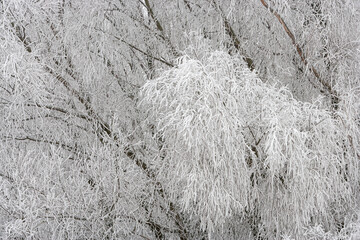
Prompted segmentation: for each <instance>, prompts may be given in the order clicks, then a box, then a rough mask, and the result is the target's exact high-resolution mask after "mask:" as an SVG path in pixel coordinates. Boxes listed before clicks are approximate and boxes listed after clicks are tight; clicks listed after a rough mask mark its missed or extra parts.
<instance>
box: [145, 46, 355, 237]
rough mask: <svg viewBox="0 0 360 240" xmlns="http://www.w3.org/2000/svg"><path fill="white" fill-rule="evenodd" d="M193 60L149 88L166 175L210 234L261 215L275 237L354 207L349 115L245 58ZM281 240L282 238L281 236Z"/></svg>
mask: <svg viewBox="0 0 360 240" xmlns="http://www.w3.org/2000/svg"><path fill="white" fill-rule="evenodd" d="M199 55H201V58H200V59H192V58H191V57H189V56H185V57H183V58H180V59H179V65H178V66H177V67H176V68H173V69H171V70H168V71H164V72H163V73H162V74H161V76H160V77H159V78H157V79H155V80H151V81H148V82H147V83H146V84H145V85H144V86H143V95H144V102H146V103H147V104H148V105H149V107H148V109H149V110H148V111H149V114H150V116H151V118H152V119H154V121H155V122H156V127H157V130H158V132H159V134H160V135H161V138H163V139H165V142H164V147H163V151H165V152H166V155H165V157H163V158H159V159H158V161H159V166H160V169H161V170H159V171H160V174H159V175H160V176H161V177H162V178H161V179H162V180H163V181H164V182H168V185H167V187H168V189H169V191H171V192H173V193H172V194H173V195H174V198H175V199H177V198H178V199H179V201H180V203H181V206H182V208H183V209H184V210H185V211H189V212H191V214H193V215H195V216H198V217H199V218H200V219H201V223H202V227H203V228H207V229H208V230H209V232H212V231H214V229H215V228H217V227H222V226H223V224H224V223H225V222H226V220H227V218H231V217H234V216H237V215H240V216H241V217H246V215H248V214H251V213H253V214H255V213H259V217H260V218H261V219H262V221H263V224H264V227H265V229H266V230H267V232H268V233H270V232H273V230H276V231H275V232H276V234H277V235H278V236H277V237H279V236H280V235H279V234H282V233H288V234H295V235H296V234H298V233H302V231H303V229H304V227H305V226H308V225H312V224H315V223H318V222H320V223H321V222H322V221H324V219H331V220H328V222H327V224H329V226H328V227H329V228H331V229H333V228H334V229H335V228H336V224H338V222H337V221H341V220H339V219H336V216H335V215H336V213H332V212H331V208H335V209H337V210H339V211H340V210H343V211H347V210H348V208H351V207H352V202H353V201H354V199H353V196H354V192H353V191H354V190H355V191H356V189H354V188H352V186H354V185H356V183H357V182H358V158H357V156H356V154H359V152H358V150H357V149H355V148H354V145H353V144H354V143H353V139H354V138H355V139H356V141H358V134H354V135H347V134H344V133H346V126H345V125H344V124H345V123H344V122H343V121H341V117H340V116H336V115H334V113H332V112H330V111H327V110H326V109H324V108H323V106H321V104H320V103H318V102H315V103H312V104H311V103H303V102H300V101H297V100H295V99H294V98H293V97H292V95H291V93H290V92H289V91H288V90H287V89H286V88H283V87H280V88H279V87H276V86H271V85H269V84H266V83H263V82H262V81H261V80H260V79H259V78H258V77H257V76H256V74H255V73H253V72H251V71H250V70H249V69H248V68H246V64H245V63H244V62H243V60H242V59H241V58H240V57H239V56H230V55H228V54H227V53H225V52H222V51H215V52H211V51H210V52H207V53H203V54H199ZM272 237H273V236H272Z"/></svg>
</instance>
